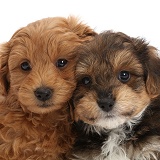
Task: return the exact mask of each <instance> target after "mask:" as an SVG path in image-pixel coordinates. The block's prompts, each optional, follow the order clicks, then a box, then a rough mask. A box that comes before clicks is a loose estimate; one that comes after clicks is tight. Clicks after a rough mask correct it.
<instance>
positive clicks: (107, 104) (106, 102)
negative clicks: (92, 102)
mask: <svg viewBox="0 0 160 160" xmlns="http://www.w3.org/2000/svg"><path fill="white" fill-rule="evenodd" d="M98 105H99V107H100V108H101V109H102V110H103V111H105V112H109V111H111V110H112V108H113V106H114V100H113V99H112V98H105V99H101V100H99V101H98Z"/></svg>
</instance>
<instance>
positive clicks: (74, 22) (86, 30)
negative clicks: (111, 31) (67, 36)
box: [67, 16, 97, 41]
mask: <svg viewBox="0 0 160 160" xmlns="http://www.w3.org/2000/svg"><path fill="white" fill-rule="evenodd" d="M67 20H68V24H69V26H70V29H71V30H72V31H73V32H74V33H76V34H77V35H78V36H79V37H80V39H81V40H82V41H89V40H91V39H92V38H93V37H94V36H95V35H97V33H96V32H95V31H93V29H91V28H90V27H89V26H87V25H86V24H83V23H81V22H79V19H78V18H76V17H74V16H70V17H68V19H67Z"/></svg>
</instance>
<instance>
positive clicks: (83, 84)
mask: <svg viewBox="0 0 160 160" xmlns="http://www.w3.org/2000/svg"><path fill="white" fill-rule="evenodd" d="M157 53H158V51H157V50H156V49H155V48H154V47H152V46H149V45H148V44H147V43H146V42H145V40H143V39H140V38H131V37H129V36H127V35H125V34H123V33H119V32H118V33H114V32H112V31H107V32H104V33H101V34H100V35H98V36H96V37H95V39H94V40H93V41H91V42H89V43H88V44H86V45H85V44H84V45H83V46H81V47H79V49H78V50H77V54H79V55H80V56H79V60H78V64H77V67H76V79H77V81H78V84H77V89H76V91H75V94H74V98H73V105H74V107H75V110H74V113H75V120H76V123H75V125H74V130H76V131H77V139H76V143H75V145H74V149H73V154H74V155H75V157H77V159H80V160H82V159H83V160H88V159H89V160H153V159H154V160H159V159H160V96H159V95H160V72H159V71H160V59H159V58H158V56H157ZM73 159H74V158H73ZM75 159H76V158H75Z"/></svg>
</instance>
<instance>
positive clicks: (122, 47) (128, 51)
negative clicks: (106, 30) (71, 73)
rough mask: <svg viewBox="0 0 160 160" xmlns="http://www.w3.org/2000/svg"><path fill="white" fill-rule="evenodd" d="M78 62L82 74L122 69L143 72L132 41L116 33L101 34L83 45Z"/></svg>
mask: <svg viewBox="0 0 160 160" xmlns="http://www.w3.org/2000/svg"><path fill="white" fill-rule="evenodd" d="M79 52H80V58H79V62H78V64H77V73H80V74H91V75H93V74H100V72H102V73H103V74H104V73H106V74H107V72H108V74H112V73H116V72H118V71H121V70H128V71H130V70H134V71H135V72H137V73H139V74H143V67H142V64H141V63H140V61H139V59H138V57H137V56H136V54H135V52H136V51H135V50H134V47H133V46H132V44H131V42H127V41H125V40H123V38H122V39H121V37H116V36H115V35H111V34H108V35H105V36H104V35H99V36H98V37H96V38H95V39H94V40H93V41H92V42H90V43H88V44H86V45H85V46H83V47H81V48H80V50H79Z"/></svg>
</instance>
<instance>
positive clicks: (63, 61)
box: [56, 59, 68, 68]
mask: <svg viewBox="0 0 160 160" xmlns="http://www.w3.org/2000/svg"><path fill="white" fill-rule="evenodd" d="M67 63H68V61H67V60H66V59H58V61H57V63H56V66H57V67H60V68H62V67H64V66H65V65H66V64H67Z"/></svg>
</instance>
